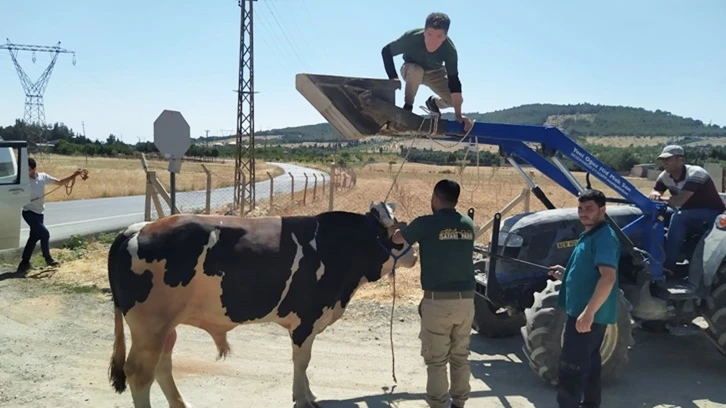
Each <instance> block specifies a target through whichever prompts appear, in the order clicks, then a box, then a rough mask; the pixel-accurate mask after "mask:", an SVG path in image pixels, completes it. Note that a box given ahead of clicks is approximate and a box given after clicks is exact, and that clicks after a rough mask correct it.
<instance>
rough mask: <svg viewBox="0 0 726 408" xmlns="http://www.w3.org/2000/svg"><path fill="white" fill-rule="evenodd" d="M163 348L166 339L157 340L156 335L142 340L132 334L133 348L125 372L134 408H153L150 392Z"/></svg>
mask: <svg viewBox="0 0 726 408" xmlns="http://www.w3.org/2000/svg"><path fill="white" fill-rule="evenodd" d="M163 348H164V337H161V338H157V337H156V335H154V336H153V337H146V338H141V337H140V336H134V335H133V332H132V343H131V348H130V350H129V357H128V359H127V360H126V364H125V365H124V371H125V372H126V378H127V379H128V383H129V388H130V389H131V396H132V397H133V400H134V408H151V401H150V397H149V391H150V390H151V384H152V383H153V382H154V371H155V370H156V366H157V365H158V363H159V358H160V357H161V352H162V349H163Z"/></svg>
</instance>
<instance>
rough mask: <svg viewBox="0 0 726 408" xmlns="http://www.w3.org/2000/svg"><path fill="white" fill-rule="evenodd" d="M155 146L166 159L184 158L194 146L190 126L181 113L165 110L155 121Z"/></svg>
mask: <svg viewBox="0 0 726 408" xmlns="http://www.w3.org/2000/svg"><path fill="white" fill-rule="evenodd" d="M154 144H155V145H156V148H157V149H159V151H160V152H161V153H162V154H163V155H165V156H166V157H171V158H179V159H180V158H182V157H183V156H184V154H185V153H186V152H187V150H189V147H190V146H191V144H192V139H191V134H190V130H189V124H188V123H187V121H186V119H184V116H182V114H181V112H178V111H173V110H168V109H164V111H163V112H161V115H159V117H158V118H156V120H155V121H154Z"/></svg>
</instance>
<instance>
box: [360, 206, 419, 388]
mask: <svg viewBox="0 0 726 408" xmlns="http://www.w3.org/2000/svg"><path fill="white" fill-rule="evenodd" d="M383 204H384V205H383V211H385V213H386V217H387V218H388V219H389V220H391V221H392V223H391V225H388V226H387V225H385V224H386V223H385V222H384V221H383V220H381V218H380V214H379V213H378V211H376V210H374V209H371V211H370V212H369V213H368V215H370V217H372V218H373V219H374V220H375V221H373V220H371V218H369V220H371V221H370V222H372V223H373V222H375V223H377V224H378V225H379V226H381V227H383V229H384V231H385V235H384V234H376V241H377V242H378V245H379V246H380V247H381V248H383V250H384V251H385V252H386V253H387V254H388V256H389V257H390V258H393V265H392V266H391V278H392V280H393V281H392V284H393V301H392V302H391V319H390V322H389V339H390V342H391V371H392V375H393V382H395V383H396V384H398V380H397V379H396V355H395V352H394V348H393V313H394V311H395V308H396V265H397V264H398V260H399V259H401V258H402V257H403V256H405V255H406V254H407V253H408V252H409V251H410V250H411V248H413V247H412V246H411V245H409V246H408V248H406V249H405V250H403V251H401V253H400V254H398V255H396V254H394V253H393V249H399V248H398V247H400V249H403V247H404V245H403V244H394V243H393V234H394V233H395V231H396V230H397V229H399V228H402V227H405V226H406V225H407V224H406V223H405V222H399V221H397V220H396V218H395V217H394V216H392V215H391V213H390V212H388V207H387V204H386V203H385V202H384V203H383ZM384 237H385V238H384Z"/></svg>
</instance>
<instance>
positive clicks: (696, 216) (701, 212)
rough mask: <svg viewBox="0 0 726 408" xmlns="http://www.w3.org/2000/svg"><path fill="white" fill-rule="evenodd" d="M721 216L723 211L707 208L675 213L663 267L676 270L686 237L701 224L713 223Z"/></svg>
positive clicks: (672, 218)
mask: <svg viewBox="0 0 726 408" xmlns="http://www.w3.org/2000/svg"><path fill="white" fill-rule="evenodd" d="M719 214H721V211H718V210H711V209H707V208H695V209H688V210H678V211H675V212H674V213H673V215H672V216H671V221H670V224H669V225H668V235H667V237H666V242H665V248H664V249H665V253H666V257H665V262H664V263H663V267H664V268H666V269H670V270H673V269H675V266H676V262H678V261H680V260H681V259H680V257H681V245H683V242H684V241H685V239H686V235H687V234H688V233H689V232H690V231H692V230H694V228H701V224H703V223H704V222H708V223H712V222H713V221H714V220H715V219H716V217H717V216H718V215H719Z"/></svg>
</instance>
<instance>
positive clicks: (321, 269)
mask: <svg viewBox="0 0 726 408" xmlns="http://www.w3.org/2000/svg"><path fill="white" fill-rule="evenodd" d="M323 275H325V265H323V263H322V262H320V267H319V268H318V270H317V271H315V276H316V277H317V278H318V280H320V278H322V277H323Z"/></svg>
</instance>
